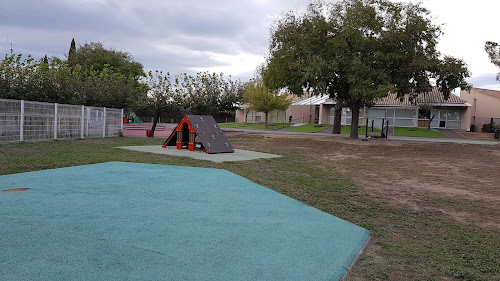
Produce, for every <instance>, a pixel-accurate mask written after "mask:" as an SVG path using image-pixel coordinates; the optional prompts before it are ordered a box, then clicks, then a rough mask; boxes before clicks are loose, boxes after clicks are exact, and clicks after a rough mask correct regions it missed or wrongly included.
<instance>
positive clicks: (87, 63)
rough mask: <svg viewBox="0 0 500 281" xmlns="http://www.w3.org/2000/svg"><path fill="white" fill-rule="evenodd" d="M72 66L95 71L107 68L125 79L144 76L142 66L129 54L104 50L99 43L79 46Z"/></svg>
mask: <svg viewBox="0 0 500 281" xmlns="http://www.w3.org/2000/svg"><path fill="white" fill-rule="evenodd" d="M72 42H73V41H72ZM68 63H69V56H68ZM74 64H79V65H81V66H82V67H83V68H85V69H92V70H97V71H102V70H103V69H104V68H105V67H109V68H111V69H112V70H113V71H114V72H118V73H121V74H123V75H125V76H127V77H135V78H139V77H141V76H145V73H144V70H143V66H142V64H141V63H139V62H136V61H134V58H133V57H132V56H131V55H130V54H129V53H127V52H122V51H117V50H113V49H106V48H104V46H103V45H102V44H101V43H97V42H91V43H85V44H83V45H80V46H79V47H78V49H76V51H75V55H74ZM70 65H71V63H70Z"/></svg>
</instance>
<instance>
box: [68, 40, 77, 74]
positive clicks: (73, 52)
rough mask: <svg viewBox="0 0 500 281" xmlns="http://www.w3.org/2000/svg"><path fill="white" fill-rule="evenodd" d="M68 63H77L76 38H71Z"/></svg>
mask: <svg viewBox="0 0 500 281" xmlns="http://www.w3.org/2000/svg"><path fill="white" fill-rule="evenodd" d="M68 64H69V65H70V66H71V67H73V66H74V65H75V64H76V43H75V38H73V39H71V45H70V46H69V52H68Z"/></svg>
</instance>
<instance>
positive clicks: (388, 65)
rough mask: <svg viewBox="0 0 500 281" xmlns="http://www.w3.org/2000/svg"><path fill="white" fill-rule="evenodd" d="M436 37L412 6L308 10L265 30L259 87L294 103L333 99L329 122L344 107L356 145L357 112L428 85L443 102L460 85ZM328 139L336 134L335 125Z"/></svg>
mask: <svg viewBox="0 0 500 281" xmlns="http://www.w3.org/2000/svg"><path fill="white" fill-rule="evenodd" d="M440 35H441V29H440V27H439V26H438V25H435V24H433V23H432V22H431V20H430V16H429V12H428V11H427V10H426V9H425V8H423V7H421V6H420V5H419V4H412V3H393V2H389V1H385V0H343V1H338V2H334V3H325V2H323V1H315V2H311V3H310V4H309V6H308V9H307V11H306V12H305V13H303V14H297V13H296V12H289V13H287V14H285V15H284V16H283V17H281V18H280V19H279V20H278V21H277V22H276V24H275V26H274V28H273V29H272V30H271V43H270V56H269V58H268V61H267V64H268V65H267V71H266V72H265V73H264V80H265V82H266V84H267V85H269V86H270V87H271V88H273V89H278V88H283V87H287V88H288V89H289V90H291V91H292V92H293V93H295V94H298V95H301V94H302V93H303V91H304V89H309V88H310V87H312V88H313V89H314V91H315V92H316V93H318V94H330V96H331V97H336V99H337V103H338V104H339V105H340V106H337V107H336V116H340V113H339V110H341V109H342V108H341V105H342V104H343V103H345V104H347V105H348V106H350V107H351V109H352V112H353V116H352V122H353V123H352V126H351V127H352V130H351V137H353V138H357V132H358V130H357V125H358V124H357V123H358V115H359V109H360V108H361V107H362V106H363V105H365V104H370V103H372V102H373V100H375V99H377V98H380V97H384V96H386V95H387V94H388V92H389V91H394V92H396V93H398V95H400V96H403V95H405V94H416V93H419V92H426V91H429V90H430V89H431V82H432V79H434V80H435V81H436V84H437V86H438V87H439V88H440V90H441V91H442V92H443V93H444V94H445V96H446V97H447V96H448V95H449V94H450V93H451V91H452V90H453V89H455V88H457V87H459V86H464V85H466V84H465V83H464V79H465V77H467V76H468V75H469V72H468V70H467V67H466V65H465V63H464V62H463V61H462V60H459V59H455V58H452V57H445V58H441V57H442V55H441V54H440V53H439V52H438V51H437V50H436V44H437V41H438V38H439V36H440ZM450 72H453V73H451V74H450ZM334 131H335V132H340V118H335V124H334Z"/></svg>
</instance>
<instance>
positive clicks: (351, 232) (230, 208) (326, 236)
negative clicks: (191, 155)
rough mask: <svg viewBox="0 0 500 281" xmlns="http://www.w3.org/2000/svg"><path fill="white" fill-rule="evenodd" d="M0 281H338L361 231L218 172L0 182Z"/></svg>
mask: <svg viewBox="0 0 500 281" xmlns="http://www.w3.org/2000/svg"><path fill="white" fill-rule="evenodd" d="M0 191H2V192H0V249H1V251H0V280H339V279H340V278H342V277H343V276H344V274H345V273H346V270H347V269H348V267H349V265H350V264H351V262H352V261H353V259H354V258H355V256H356V255H357V254H358V252H359V251H360V250H361V249H362V247H363V245H364V244H365V243H366V241H367V239H368V238H369V235H370V234H369V231H367V230H366V229H364V228H361V227H359V226H356V225H354V224H351V223H349V222H347V221H344V220H341V219H339V218H337V217H334V216H332V215H330V214H327V213H324V212H322V211H319V210H317V209H314V208H312V207H310V206H307V205H305V204H302V203H300V202H298V201H296V200H294V199H292V198H289V197H287V196H284V195H282V194H279V193H276V192H274V191H272V190H270V189H268V188H265V187H263V186H260V185H258V184H255V183H253V182H251V181H249V180H247V179H245V178H242V177H240V176H238V175H236V174H233V173H231V172H228V171H225V170H218V169H205V168H192V167H179V166H167V165H156V164H137V163H124V162H108V163H102V164H94V165H85V166H76V167H69V168H62V169H53V170H44V171H37V172H30V173H22V174H13V175H4V176H0Z"/></svg>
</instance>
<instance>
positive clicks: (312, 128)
mask: <svg viewBox="0 0 500 281" xmlns="http://www.w3.org/2000/svg"><path fill="white" fill-rule="evenodd" d="M330 127H332V125H318V124H306V125H302V126H297V127H291V128H288V129H285V130H284V131H287V132H303V133H315V132H319V131H323V130H324V129H327V128H330Z"/></svg>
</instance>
